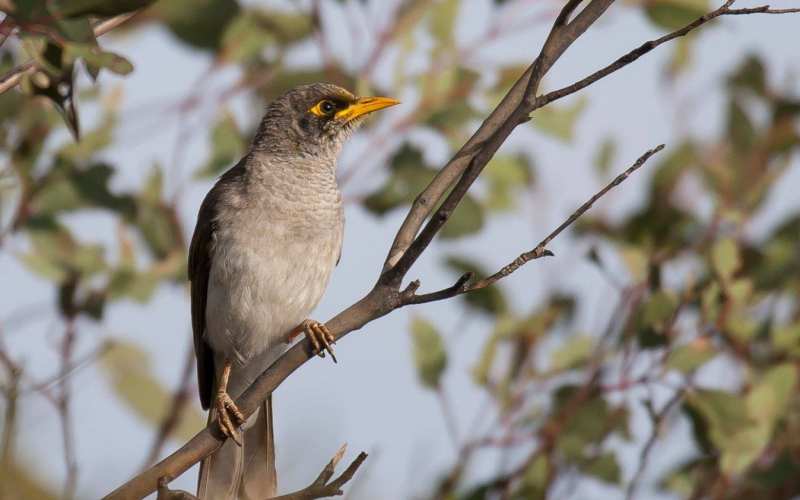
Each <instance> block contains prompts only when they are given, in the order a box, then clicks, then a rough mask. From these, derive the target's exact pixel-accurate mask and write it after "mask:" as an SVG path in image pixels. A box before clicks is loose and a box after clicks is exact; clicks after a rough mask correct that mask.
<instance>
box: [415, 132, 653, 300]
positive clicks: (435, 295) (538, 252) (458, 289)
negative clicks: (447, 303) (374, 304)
mask: <svg viewBox="0 0 800 500" xmlns="http://www.w3.org/2000/svg"><path fill="white" fill-rule="evenodd" d="M662 149H664V145H663V144H660V145H658V146H656V147H655V148H653V149H651V150H649V151H647V152H645V153H644V154H643V155H642V156H640V157H639V159H637V160H636V162H635V163H634V164H633V165H631V166H630V167H629V168H628V169H627V170H626V171H624V172H622V173H621V174H619V175H618V176H616V177H615V178H614V180H612V181H611V182H609V183H608V184H607V185H606V186H605V187H604V188H603V189H601V190H600V191H598V192H597V193H595V194H594V196H592V197H591V198H589V200H588V201H586V203H584V204H583V205H581V206H580V207H579V208H578V209H577V210H576V211H575V212H573V213H572V215H570V216H569V217H568V218H567V220H565V221H564V222H562V223H561V225H559V226H558V227H557V228H556V229H554V230H553V231H552V232H551V233H550V234H548V235H547V237H546V238H545V239H543V240H542V241H541V242H539V244H538V245H536V247H535V248H534V249H533V250H531V251H529V252H525V253H523V254H521V255H520V256H519V257H517V258H516V259H514V260H513V261H512V262H511V263H509V264H508V265H506V266H504V267H503V268H502V269H500V270H499V271H497V272H496V273H494V274H493V275H491V276H489V277H488V278H484V279H481V280H479V281H476V282H474V283H469V281H470V280H471V278H472V276H471V273H467V274H464V275H463V276H461V277H460V278H459V279H458V281H456V283H455V284H454V285H453V286H451V287H449V288H445V289H444V290H439V291H438V292H432V293H427V294H423V295H416V294H415V293H414V292H415V291H416V289H417V288H418V286H417V287H415V288H413V291H411V292H409V290H408V289H406V290H405V291H404V292H403V294H402V295H403V296H402V299H403V305H407V304H422V303H425V302H434V301H437V300H443V299H449V298H451V297H455V296H456V295H461V294H463V293H467V292H471V291H474V290H480V289H481V288H486V287H487V286H490V285H492V284H494V283H495V282H497V281H499V280H501V279H503V278H505V277H506V276H508V275H509V274H511V273H513V272H514V271H516V270H517V269H519V268H520V267H522V266H524V265H525V264H527V263H528V262H530V261H532V260H535V259H539V258H541V257H548V256H552V255H553V253H552V252H551V251H550V250H547V248H546V247H547V245H548V244H550V242H551V241H553V239H555V238H556V237H557V236H558V235H559V234H561V233H562V232H563V231H564V230H565V229H566V228H568V227H569V226H571V225H572V224H573V223H574V222H575V221H576V220H578V219H579V218H580V217H581V216H582V215H583V214H585V213H586V212H587V211H588V210H589V209H590V208H592V205H594V204H595V203H596V202H597V200H599V199H600V198H602V197H603V196H605V195H606V193H608V192H609V191H611V190H612V189H613V188H615V187H616V186H619V185H620V184H622V183H623V182H624V181H625V179H627V178H628V177H629V176H630V175H631V174H633V173H634V172H636V171H637V170H638V169H639V168H641V167H642V166H643V165H644V164H645V163H646V162H647V160H649V159H650V157H651V156H653V155H654V154H656V153H658V152H659V151H661V150H662ZM417 283H418V282H417Z"/></svg>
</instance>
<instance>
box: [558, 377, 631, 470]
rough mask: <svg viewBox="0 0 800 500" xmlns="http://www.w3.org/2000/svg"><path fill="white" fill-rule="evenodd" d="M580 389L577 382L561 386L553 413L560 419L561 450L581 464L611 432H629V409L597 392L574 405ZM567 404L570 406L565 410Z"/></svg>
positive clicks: (573, 460)
mask: <svg viewBox="0 0 800 500" xmlns="http://www.w3.org/2000/svg"><path fill="white" fill-rule="evenodd" d="M580 390H581V389H580V388H578V387H576V386H562V387H561V388H559V389H558V391H557V392H556V395H555V403H556V407H555V408H554V410H553V412H552V417H551V418H556V419H558V421H559V425H560V426H561V431H560V433H559V436H558V441H557V444H556V446H557V447H558V450H559V451H560V452H561V453H563V454H564V455H565V457H567V459H568V460H570V461H572V462H575V463H578V464H581V463H583V462H584V461H585V460H586V457H585V453H586V450H587V449H588V448H590V447H592V446H596V445H598V444H601V443H602V442H603V441H605V439H606V438H607V437H608V436H610V435H611V434H613V433H616V432H621V433H622V434H623V435H626V434H628V412H627V410H626V409H625V408H624V407H622V406H619V407H612V406H610V405H609V404H608V403H607V402H606V400H605V399H603V397H602V396H601V395H594V396H592V397H591V398H590V399H588V400H587V401H584V402H583V403H582V404H580V405H576V406H575V407H574V408H573V406H571V405H572V403H573V401H574V399H573V398H574V397H575V395H576V391H580ZM565 408H570V410H567V411H566V412H565V411H564V409H565Z"/></svg>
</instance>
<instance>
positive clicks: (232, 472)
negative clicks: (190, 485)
mask: <svg viewBox="0 0 800 500" xmlns="http://www.w3.org/2000/svg"><path fill="white" fill-rule="evenodd" d="M213 413H215V412H213V411H212V412H209V418H213V416H212V414H213ZM241 438H242V446H241V447H240V446H238V445H237V444H236V443H234V442H233V440H232V439H228V440H227V441H225V443H223V445H222V446H221V447H220V448H219V449H218V450H217V451H216V452H214V453H213V454H212V455H210V456H209V457H207V458H205V459H204V460H203V461H202V462H201V463H200V477H199V480H198V485H197V496H198V498H199V499H200V500H251V499H253V500H264V499H265V498H269V497H273V496H275V494H276V492H277V486H278V485H277V482H278V481H277V473H276V472H275V439H274V436H273V429H272V397H271V396H270V397H269V398H267V400H266V401H264V403H263V404H262V405H261V407H260V408H259V409H258V411H256V412H255V413H254V414H253V415H251V416H250V418H249V419H248V420H247V422H245V424H244V426H242V434H241Z"/></svg>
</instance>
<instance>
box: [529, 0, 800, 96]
mask: <svg viewBox="0 0 800 500" xmlns="http://www.w3.org/2000/svg"><path fill="white" fill-rule="evenodd" d="M733 3H734V1H733V0H729V1H727V2H725V3H724V4H723V5H722V6H721V7H720V8H718V9H717V10H715V11H712V12H709V13H708V14H705V15H704V16H701V17H699V18H697V19H696V20H694V21H693V22H691V23H689V24H687V25H686V26H684V27H683V28H681V29H678V30H675V31H673V32H671V33H668V34H666V35H664V36H662V37H660V38H656V39H655V40H650V41H647V42H645V43H643V44H642V45H640V46H639V47H637V48H635V49H633V50H632V51H630V52H628V53H627V54H625V55H624V56H622V57H620V58H619V59H617V60H616V61H614V62H612V63H611V64H609V65H608V66H606V67H604V68H603V69H600V70H598V71H596V72H594V73H592V74H591V75H589V76H587V77H586V78H584V79H582V80H580V81H578V82H575V83H573V84H572V85H569V86H567V87H564V88H562V89H559V90H554V91H552V92H548V93H547V94H545V95H543V96H539V97H537V98H536V100H535V101H534V103H533V104H534V106H533V109H539V108H541V107H543V106H545V105H547V104H549V103H551V102H553V101H555V100H557V99H561V98H562V97H566V96H568V95H570V94H574V93H575V92H578V91H580V90H583V89H584V88H586V87H588V86H589V85H591V84H593V83H594V82H596V81H598V80H600V79H602V78H605V77H606V76H608V75H610V74H611V73H614V72H616V71H618V70H620V69H622V68H624V67H625V66H627V65H629V64H630V63H632V62H634V61H636V60H637V59H639V58H640V57H642V56H643V55H645V54H647V53H648V52H650V51H651V50H653V49H655V48H656V47H658V46H659V45H663V44H665V43H667V42H669V41H671V40H674V39H676V38H680V37H682V36H685V35H686V34H688V33H689V32H691V31H694V30H696V29H697V28H699V27H700V26H703V25H704V24H706V23H708V22H709V21H711V20H713V19H716V18H717V17H720V16H727V15H743V14H790V13H796V12H800V9H780V10H773V9H770V8H769V6H768V5H764V6H762V7H754V8H750V9H731V8H730V6H731V5H733Z"/></svg>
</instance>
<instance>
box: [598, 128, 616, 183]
mask: <svg viewBox="0 0 800 500" xmlns="http://www.w3.org/2000/svg"><path fill="white" fill-rule="evenodd" d="M616 156H617V143H616V142H615V141H614V139H612V138H610V137H608V138H606V140H604V141H603V142H602V143H601V144H600V147H599V148H597V153H595V156H594V166H595V167H596V168H597V170H598V172H600V174H602V175H608V172H609V170H611V166H612V165H611V164H612V163H613V162H614V159H615V158H616Z"/></svg>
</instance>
